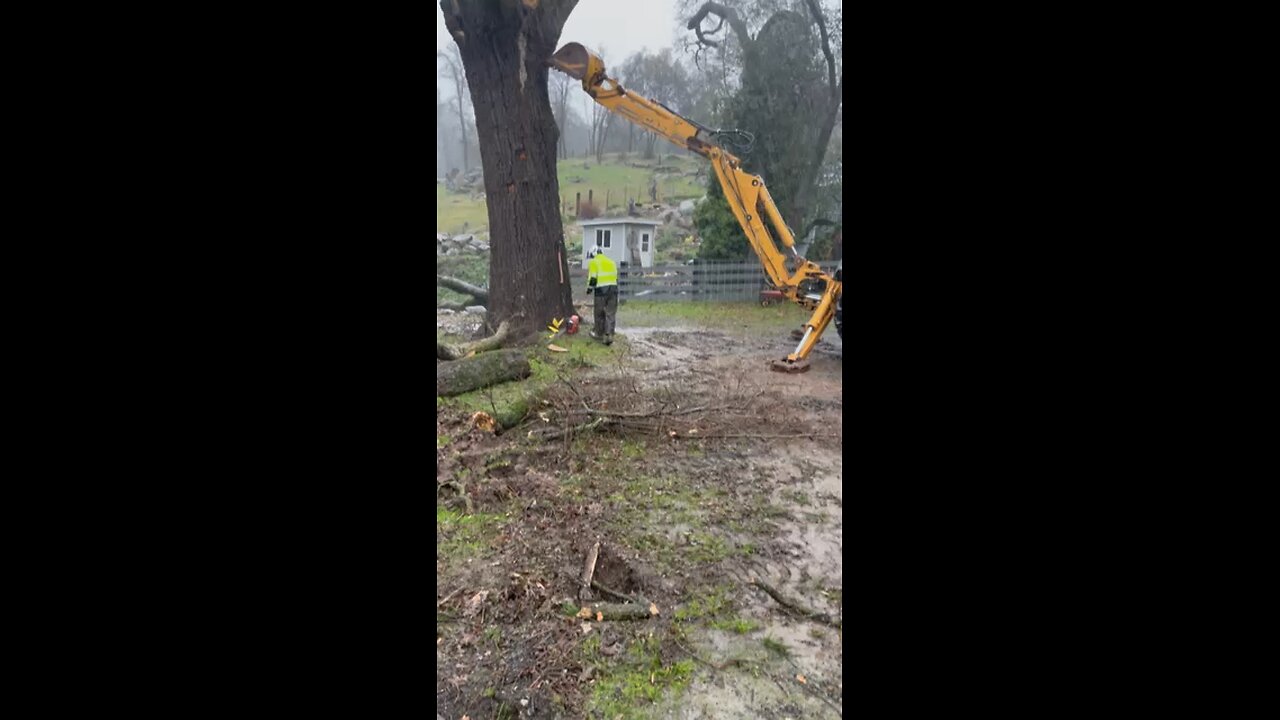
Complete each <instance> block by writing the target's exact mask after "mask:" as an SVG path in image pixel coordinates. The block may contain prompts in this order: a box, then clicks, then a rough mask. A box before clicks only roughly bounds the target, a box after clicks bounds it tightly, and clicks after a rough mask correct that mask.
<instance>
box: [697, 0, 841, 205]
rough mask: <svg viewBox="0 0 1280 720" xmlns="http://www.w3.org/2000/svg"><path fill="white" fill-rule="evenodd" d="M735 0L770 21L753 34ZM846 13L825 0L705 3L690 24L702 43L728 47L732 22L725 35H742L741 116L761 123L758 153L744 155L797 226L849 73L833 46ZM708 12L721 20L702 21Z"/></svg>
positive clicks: (808, 200)
mask: <svg viewBox="0 0 1280 720" xmlns="http://www.w3.org/2000/svg"><path fill="white" fill-rule="evenodd" d="M735 6H737V7H742V6H747V7H750V8H751V9H752V13H751V14H750V17H753V18H755V17H767V18H768V19H767V20H765V22H764V23H763V25H761V26H760V28H759V30H757V31H756V32H755V33H754V34H753V33H752V31H751V28H750V27H749V26H748V23H747V22H746V21H745V20H744V19H743V16H742V15H740V14H739V13H738V12H737V11H736V10H735V9H734V7H735ZM840 12H841V11H840V8H839V7H833V6H828V7H825V8H824V7H823V6H822V4H821V3H820V2H819V0H793V1H792V2H778V1H777V0H737V1H736V2H733V3H720V2H704V3H702V5H701V6H700V7H699V8H698V10H697V12H695V13H694V14H693V16H692V17H691V18H690V19H689V21H688V23H687V27H688V29H690V30H693V31H694V33H695V34H696V36H697V44H698V46H700V47H702V48H723V47H725V46H727V45H729V43H726V42H725V35H721V34H720V33H721V31H722V30H723V29H724V28H725V26H726V24H727V25H728V31H727V32H726V34H730V33H731V34H732V37H733V39H734V40H735V41H736V43H735V44H736V48H737V52H738V53H739V54H740V61H741V68H742V74H741V88H740V89H739V92H738V97H737V101H738V108H739V109H738V112H737V120H738V121H739V122H740V123H741V124H742V125H747V126H754V128H759V129H761V132H758V133H757V138H756V140H757V147H756V151H755V153H754V155H753V156H749V157H747V158H744V161H746V162H747V164H748V165H755V166H756V167H754V168H752V170H753V172H761V174H763V175H764V176H765V180H766V182H769V184H770V191H771V193H772V194H773V196H774V199H775V200H776V201H777V204H778V206H779V208H780V209H781V211H782V213H783V217H784V218H786V219H787V221H788V222H790V223H795V224H796V225H797V226H799V225H803V224H804V223H805V222H806V221H807V220H808V217H807V216H808V215H809V213H810V211H811V207H810V204H811V198H812V195H813V189H814V185H815V183H816V182H817V179H818V175H819V173H820V171H821V168H822V162H823V159H824V157H825V156H826V153H827V149H828V147H829V144H830V140H831V133H832V129H833V128H834V126H835V123H836V118H837V117H838V115H839V111H840V103H841V93H842V92H843V88H844V78H843V74H842V73H840V72H838V68H837V61H836V57H837V53H836V51H835V50H834V49H833V45H836V46H837V47H838V42H839V37H840V31H839V25H840V21H841V15H840ZM710 16H715V17H716V18H718V22H717V23H716V24H715V26H714V27H704V25H703V23H704V21H707V19H708V18H709V17H710ZM815 30H816V35H817V38H816V39H814V38H813V35H814V34H815V33H814V31H815ZM815 64H816V66H817V67H821V70H817V69H816V67H815ZM800 69H802V70H800ZM823 71H825V72H823ZM780 73H786V74H785V75H784V76H780ZM800 74H803V77H799V76H798V75H800ZM822 76H825V82H823V79H820V78H822ZM800 120H803V122H799V121H800ZM775 128H776V129H775ZM762 166H763V167H762Z"/></svg>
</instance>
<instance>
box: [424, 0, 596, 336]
mask: <svg viewBox="0 0 1280 720" xmlns="http://www.w3.org/2000/svg"><path fill="white" fill-rule="evenodd" d="M575 5H577V0H486V1H485V2H464V1H463V0H440V8H441V10H443V11H444V20H445V26H446V27H447V28H448V29H449V33H450V35H451V36H452V37H453V39H454V42H455V43H456V44H457V46H458V48H459V50H460V55H461V60H462V67H463V68H464V69H465V71H466V75H467V82H468V85H469V86H470V89H471V100H472V107H473V108H474V109H475V114H476V133H477V135H478V137H479V139H480V159H481V162H482V164H483V167H484V189H485V194H486V197H487V201H488V202H487V204H488V212H489V234H490V250H491V252H490V254H489V305H488V309H489V313H488V315H487V316H486V323H487V324H488V325H489V326H490V327H491V328H496V327H498V325H499V324H500V323H501V322H502V321H503V320H510V321H511V323H512V324H513V325H515V326H518V329H519V330H530V331H531V330H537V329H541V328H542V327H543V326H545V325H546V324H547V322H548V321H549V320H551V319H553V318H556V317H561V318H563V317H567V316H568V315H569V314H571V313H572V310H573V305H572V297H571V292H570V286H569V271H568V256H567V253H566V252H565V245H564V228H563V226H562V225H561V221H560V212H559V194H560V183H559V180H558V178H557V176H556V144H557V141H558V139H559V136H560V133H559V130H558V129H557V127H556V121H555V115H554V113H553V111H552V109H551V99H550V96H549V94H548V92H547V77H548V73H549V70H550V68H549V67H548V64H547V61H548V59H549V58H550V57H551V55H552V54H553V53H554V52H555V51H556V43H557V42H558V41H559V39H560V30H561V28H563V27H564V23H565V20H567V19H568V17H569V13H570V12H572V11H573V8H574V6H575Z"/></svg>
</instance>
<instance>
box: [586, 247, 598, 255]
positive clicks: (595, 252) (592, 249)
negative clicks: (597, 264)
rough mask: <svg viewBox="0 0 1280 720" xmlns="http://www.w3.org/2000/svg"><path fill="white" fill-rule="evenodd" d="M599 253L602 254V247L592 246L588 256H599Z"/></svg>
mask: <svg viewBox="0 0 1280 720" xmlns="http://www.w3.org/2000/svg"><path fill="white" fill-rule="evenodd" d="M599 254H600V248H598V247H593V248H591V252H589V253H587V257H589V258H593V257H595V256H597V255H599Z"/></svg>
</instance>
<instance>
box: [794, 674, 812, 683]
mask: <svg viewBox="0 0 1280 720" xmlns="http://www.w3.org/2000/svg"><path fill="white" fill-rule="evenodd" d="M796 681H797V682H799V683H800V684H801V685H804V684H807V683H808V682H809V681H808V680H805V679H804V676H803V675H797V676H796Z"/></svg>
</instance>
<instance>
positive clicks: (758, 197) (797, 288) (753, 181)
mask: <svg viewBox="0 0 1280 720" xmlns="http://www.w3.org/2000/svg"><path fill="white" fill-rule="evenodd" d="M551 66H552V67H555V68H556V69H558V70H560V71H562V72H564V73H565V74H567V75H569V76H570V77H573V78H575V79H578V80H581V81H582V89H583V90H585V91H586V92H587V94H588V95H590V96H591V97H592V98H593V99H594V100H595V101H596V102H598V103H600V104H601V105H603V106H604V107H606V108H608V109H609V110H610V111H611V112H613V113H616V114H618V115H621V116H622V117H624V118H626V119H627V120H630V121H631V122H633V123H635V124H636V125H639V126H641V127H644V128H647V129H649V130H651V131H653V132H655V133H657V134H658V135H661V136H662V137H665V138H666V139H667V140H669V141H670V142H672V143H673V144H675V145H678V146H680V147H683V148H688V149H689V150H691V151H692V152H695V153H697V154H699V155H701V156H703V157H705V158H706V159H707V160H709V161H710V162H711V166H712V168H713V169H714V170H715V173H716V178H717V179H718V180H719V181H720V186H721V188H723V190H724V196H725V199H726V200H728V202H729V208H730V209H731V210H733V215H734V217H736V218H737V219H738V224H739V225H741V226H742V230H743V232H744V233H746V236H747V241H748V242H750V244H751V248H752V250H754V251H755V253H756V256H757V257H758V258H760V263H761V264H762V265H763V266H764V271H765V275H766V276H767V277H768V278H769V283H770V284H771V285H772V286H773V287H775V288H776V289H778V290H780V291H781V292H782V294H783V295H784V296H786V297H787V299H789V300H791V301H792V302H795V303H797V304H799V305H800V306H801V307H804V308H805V309H808V310H811V311H812V315H811V316H810V318H809V321H808V322H807V323H805V325H804V328H803V329H802V331H801V338H800V344H799V345H798V346H796V349H795V351H794V352H792V353H791V354H789V355H787V357H786V358H783V359H780V360H774V361H773V363H772V367H773V369H775V370H780V371H783V372H803V371H805V370H808V369H809V361H808V357H809V353H810V352H812V351H813V347H814V346H815V345H817V343H818V340H819V339H820V338H821V337H822V332H823V331H824V330H826V329H827V325H829V324H830V323H831V320H832V318H833V317H835V313H836V309H837V307H839V300H840V293H841V286H842V283H841V282H840V281H839V280H837V279H836V278H834V277H832V276H830V275H828V274H827V273H826V272H825V271H823V270H822V268H820V267H819V266H818V265H817V264H816V263H812V262H810V261H808V260H806V259H804V258H802V257H800V255H799V253H797V252H796V249H795V237H794V236H793V235H792V233H791V229H790V228H788V227H787V224H786V222H785V221H784V220H783V219H782V215H781V214H780V213H779V212H778V206H777V205H776V204H775V203H774V202H773V198H772V197H771V196H770V195H769V190H768V188H767V187H765V184H764V179H763V178H761V177H760V176H759V175H752V174H750V173H748V172H745V171H744V170H743V169H742V161H741V160H739V159H738V158H737V157H735V156H734V155H733V154H732V153H730V152H728V151H727V150H725V149H724V148H723V147H721V146H720V144H719V143H718V142H717V140H716V135H717V133H716V132H714V131H712V130H710V129H709V128H706V127H704V126H702V125H699V124H698V123H695V122H693V121H692V120H689V119H687V118H684V117H681V116H680V115H678V114H677V113H675V112H672V111H671V109H670V108H668V107H667V106H665V105H663V104H661V103H658V102H654V101H653V100H650V99H648V98H646V97H643V96H642V95H639V94H637V93H634V92H631V91H630V90H627V89H626V88H624V87H622V85H621V84H619V83H618V81H617V80H615V79H613V78H610V77H608V76H607V75H606V74H605V68H604V62H603V61H602V60H601V59H600V58H599V56H597V55H596V54H595V53H592V52H591V51H589V50H587V49H586V48H585V47H583V46H582V45H580V44H578V43H569V44H567V45H565V46H564V47H562V48H560V49H559V50H558V51H556V53H555V55H553V56H552V57H551ZM766 218H767V219H768V224H769V225H771V226H772V227H773V230H774V232H776V233H777V241H778V242H781V243H782V246H783V247H784V248H785V249H786V250H788V251H790V258H788V256H787V255H784V254H783V253H782V252H781V251H779V250H778V245H777V242H775V239H774V236H773V235H771V234H770V233H769V229H768V226H766V224H765V220H766ZM789 259H790V260H791V261H792V263H791V264H790V266H789V265H788V260H789Z"/></svg>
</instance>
